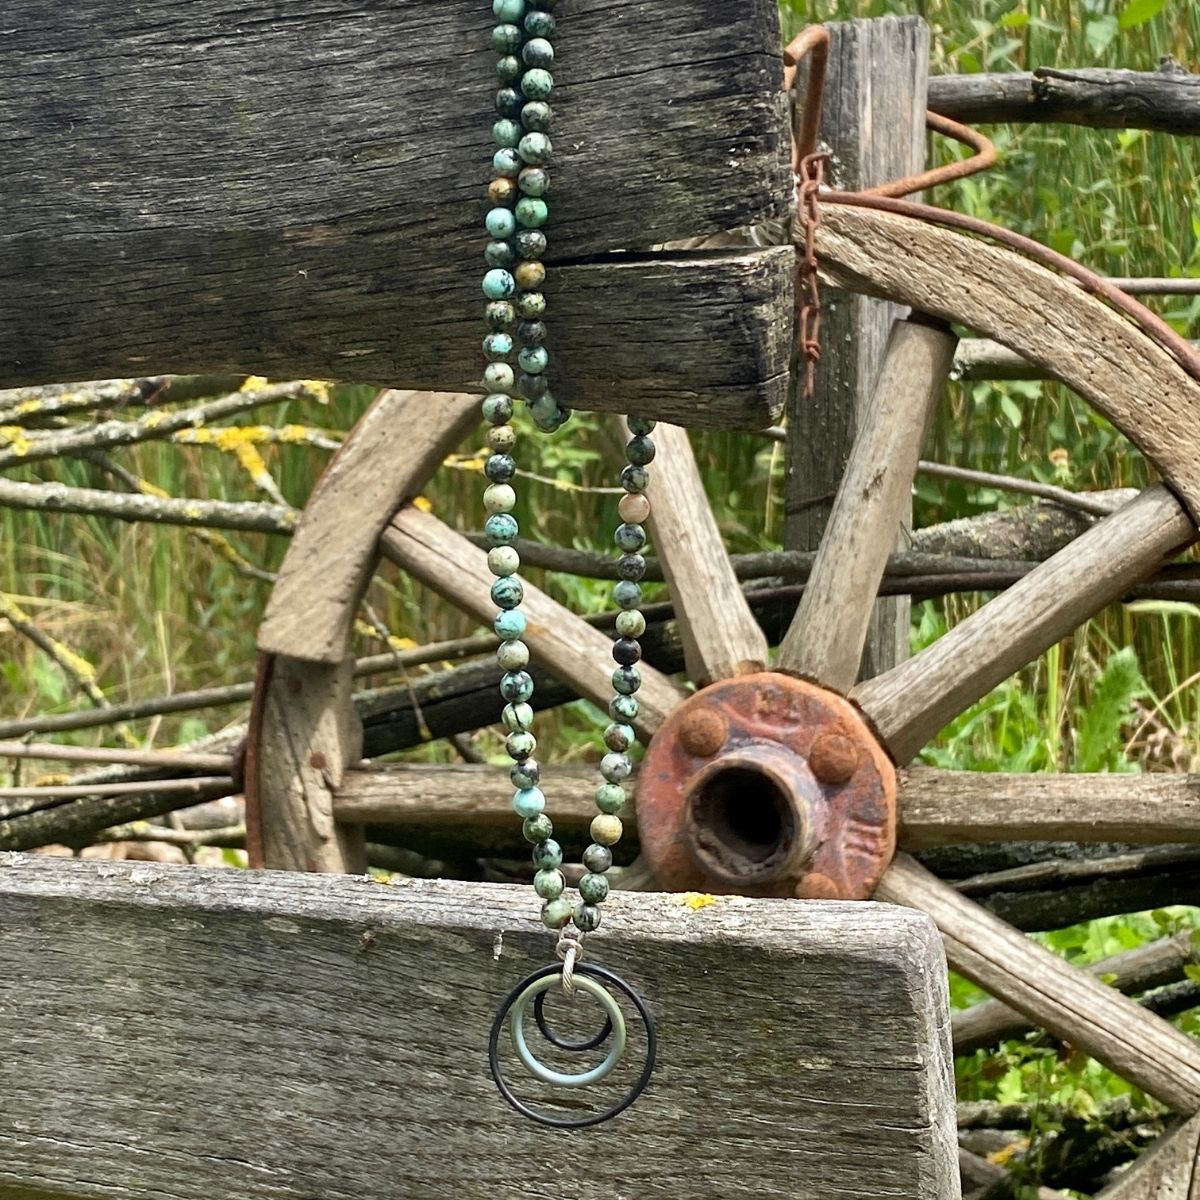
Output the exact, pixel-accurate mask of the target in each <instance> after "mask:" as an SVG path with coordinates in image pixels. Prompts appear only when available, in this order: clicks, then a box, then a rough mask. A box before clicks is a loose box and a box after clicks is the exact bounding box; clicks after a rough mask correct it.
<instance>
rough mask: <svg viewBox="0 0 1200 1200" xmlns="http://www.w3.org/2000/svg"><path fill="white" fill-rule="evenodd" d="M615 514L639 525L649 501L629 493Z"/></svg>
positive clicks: (636, 494)
mask: <svg viewBox="0 0 1200 1200" xmlns="http://www.w3.org/2000/svg"><path fill="white" fill-rule="evenodd" d="M518 336H519V332H518ZM617 512H618V514H619V515H620V517H621V520H622V521H628V522H629V523H630V524H631V525H641V524H642V523H643V522H644V521H645V520H646V518H647V517H648V516H649V515H650V501H649V500H647V499H646V497H645V496H643V495H642V494H641V493H640V492H631V493H630V494H629V495H626V496H622V497H621V502H620V503H619V504H618V505H617Z"/></svg>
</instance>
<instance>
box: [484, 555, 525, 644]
mask: <svg viewBox="0 0 1200 1200" xmlns="http://www.w3.org/2000/svg"><path fill="white" fill-rule="evenodd" d="M487 562H488V570H489V571H491V573H492V574H493V575H498V576H499V577H500V578H501V579H504V578H506V577H507V576H509V575H515V574H516V573H517V572H518V571H519V570H520V569H521V556H520V555H519V554H518V553H517V552H516V551H515V550H514V549H513V548H512V547H511V546H493V547H492V548H491V549H490V550H489V551H488V559H487ZM500 665H501V666H502V667H503V666H506V665H507V664H506V663H501V664H500ZM524 665H525V664H524V663H518V664H517V666H522V667H523V666H524Z"/></svg>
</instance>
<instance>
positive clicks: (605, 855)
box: [581, 843, 612, 882]
mask: <svg viewBox="0 0 1200 1200" xmlns="http://www.w3.org/2000/svg"><path fill="white" fill-rule="evenodd" d="M583 865H584V866H585V867H587V869H588V870H589V871H591V872H592V874H593V875H603V874H604V872H605V871H607V870H608V868H609V867H611V866H612V851H611V850H610V849H609V848H608V847H607V846H601V845H599V844H597V843H593V844H592V845H590V846H589V847H588V848H587V849H586V850H585V851H584V852H583ZM581 882H582V881H581Z"/></svg>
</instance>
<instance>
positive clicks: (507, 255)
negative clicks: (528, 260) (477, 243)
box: [483, 242, 517, 270]
mask: <svg viewBox="0 0 1200 1200" xmlns="http://www.w3.org/2000/svg"><path fill="white" fill-rule="evenodd" d="M483 261H484V262H485V263H487V265H488V266H489V267H498V268H500V269H502V270H507V269H508V268H509V267H511V266H512V265H513V263H515V262H516V261H517V255H516V251H515V250H513V247H512V243H511V242H488V244H487V245H486V246H485V247H484V248H483Z"/></svg>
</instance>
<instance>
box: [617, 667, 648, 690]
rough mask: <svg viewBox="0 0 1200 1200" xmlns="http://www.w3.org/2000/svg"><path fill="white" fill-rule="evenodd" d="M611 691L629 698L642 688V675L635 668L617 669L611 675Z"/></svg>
mask: <svg viewBox="0 0 1200 1200" xmlns="http://www.w3.org/2000/svg"><path fill="white" fill-rule="evenodd" d="M612 685H613V691H616V692H620V693H621V695H622V696H631V695H633V693H634V692H636V691H637V690H638V688H640V687H641V686H642V673H641V672H640V671H639V670H638V669H637V667H618V668H617V669H616V670H615V671H614V672H613V673H612Z"/></svg>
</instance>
